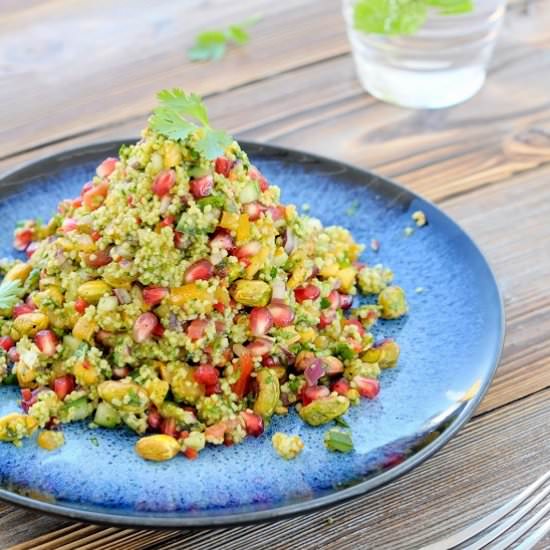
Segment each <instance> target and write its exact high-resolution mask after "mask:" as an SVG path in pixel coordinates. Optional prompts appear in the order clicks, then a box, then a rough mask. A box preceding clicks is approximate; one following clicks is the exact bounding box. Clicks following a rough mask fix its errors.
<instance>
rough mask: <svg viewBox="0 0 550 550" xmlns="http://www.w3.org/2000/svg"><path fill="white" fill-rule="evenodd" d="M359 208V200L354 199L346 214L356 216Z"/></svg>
mask: <svg viewBox="0 0 550 550" xmlns="http://www.w3.org/2000/svg"><path fill="white" fill-rule="evenodd" d="M358 208H359V201H352V203H351V205H350V206H349V208H348V209H347V210H346V216H350V217H351V216H355V214H356V212H357V209H358Z"/></svg>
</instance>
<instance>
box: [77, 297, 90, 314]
mask: <svg viewBox="0 0 550 550" xmlns="http://www.w3.org/2000/svg"><path fill="white" fill-rule="evenodd" d="M87 307H88V302H87V301H86V300H84V299H83V298H77V299H76V300H75V302H74V308H75V310H76V312H77V313H79V314H80V315H84V312H85V311H86V308H87Z"/></svg>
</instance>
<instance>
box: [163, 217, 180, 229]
mask: <svg viewBox="0 0 550 550" xmlns="http://www.w3.org/2000/svg"><path fill="white" fill-rule="evenodd" d="M175 221H176V218H174V216H166V218H164V219H163V220H162V221H161V222H160V226H161V227H171V226H172V225H174V222H175Z"/></svg>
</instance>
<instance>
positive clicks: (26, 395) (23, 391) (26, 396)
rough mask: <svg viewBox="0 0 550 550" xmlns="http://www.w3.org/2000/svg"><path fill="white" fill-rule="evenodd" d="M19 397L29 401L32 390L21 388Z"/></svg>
mask: <svg viewBox="0 0 550 550" xmlns="http://www.w3.org/2000/svg"><path fill="white" fill-rule="evenodd" d="M21 399H23V401H30V400H31V399H32V391H31V390H29V388H21Z"/></svg>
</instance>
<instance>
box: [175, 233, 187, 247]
mask: <svg viewBox="0 0 550 550" xmlns="http://www.w3.org/2000/svg"><path fill="white" fill-rule="evenodd" d="M174 246H175V247H176V248H177V249H178V250H183V249H184V248H185V237H184V235H183V233H181V232H180V231H176V232H175V233H174Z"/></svg>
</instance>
